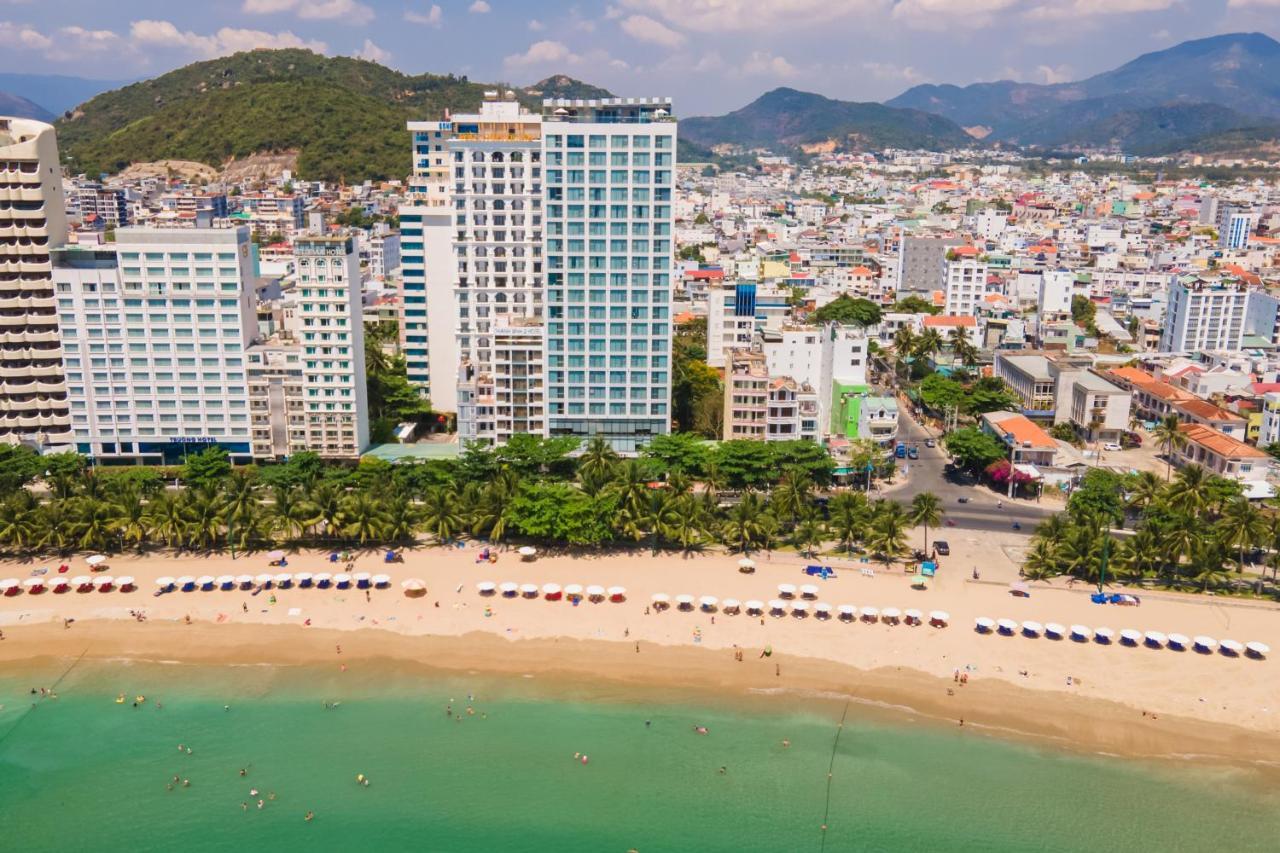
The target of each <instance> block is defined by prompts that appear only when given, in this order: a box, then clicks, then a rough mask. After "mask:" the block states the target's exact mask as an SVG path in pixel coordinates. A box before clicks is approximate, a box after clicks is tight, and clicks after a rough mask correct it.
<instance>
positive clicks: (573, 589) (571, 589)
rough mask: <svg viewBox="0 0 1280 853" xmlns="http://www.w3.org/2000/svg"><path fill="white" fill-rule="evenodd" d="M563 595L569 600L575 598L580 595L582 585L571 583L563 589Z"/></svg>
mask: <svg viewBox="0 0 1280 853" xmlns="http://www.w3.org/2000/svg"><path fill="white" fill-rule="evenodd" d="M564 594H565V595H567V596H569V597H570V598H577V597H578V596H581V595H582V584H580V583H571V584H569V585H568V586H566V587H565V588H564Z"/></svg>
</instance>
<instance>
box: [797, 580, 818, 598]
mask: <svg viewBox="0 0 1280 853" xmlns="http://www.w3.org/2000/svg"><path fill="white" fill-rule="evenodd" d="M800 595H801V596H803V597H804V598H811V599H812V598H817V597H818V588H817V587H816V586H814V585H813V584H811V583H807V584H805V585H804V586H802V587H800Z"/></svg>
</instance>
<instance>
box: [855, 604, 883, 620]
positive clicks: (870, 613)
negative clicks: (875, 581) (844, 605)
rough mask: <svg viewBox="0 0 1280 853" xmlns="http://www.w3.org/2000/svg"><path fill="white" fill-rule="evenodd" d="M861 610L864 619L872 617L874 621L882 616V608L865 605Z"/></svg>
mask: <svg viewBox="0 0 1280 853" xmlns="http://www.w3.org/2000/svg"><path fill="white" fill-rule="evenodd" d="M860 612H861V614H862V618H863V619H870V620H871V621H872V622H874V621H876V620H877V619H879V618H880V609H879V608H877V607H864V608H862V610H861V611H860Z"/></svg>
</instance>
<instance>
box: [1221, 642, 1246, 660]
mask: <svg viewBox="0 0 1280 853" xmlns="http://www.w3.org/2000/svg"><path fill="white" fill-rule="evenodd" d="M1218 648H1219V649H1221V651H1222V653H1223V654H1224V655H1227V656H1228V657H1235V656H1236V655H1238V654H1240V652H1242V651H1244V646H1242V645H1241V644H1240V643H1238V642H1236V641H1235V640H1219V641H1218Z"/></svg>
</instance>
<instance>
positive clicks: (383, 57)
mask: <svg viewBox="0 0 1280 853" xmlns="http://www.w3.org/2000/svg"><path fill="white" fill-rule="evenodd" d="M355 56H356V58H357V59H367V60H369V61H370V62H377V63H379V64H381V65H386V64H387V63H388V62H389V61H391V51H388V50H383V49H382V48H380V47H378V46H377V45H376V44H374V43H373V41H372V40H371V39H365V40H364V44H363V45H361V47H360V50H358V51H356V54H355Z"/></svg>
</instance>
